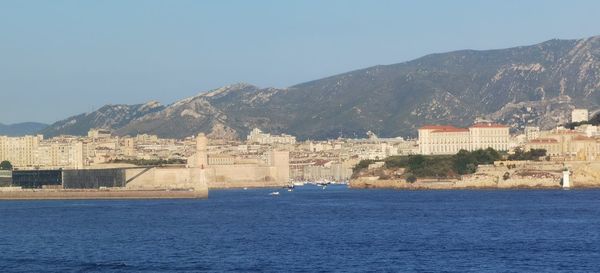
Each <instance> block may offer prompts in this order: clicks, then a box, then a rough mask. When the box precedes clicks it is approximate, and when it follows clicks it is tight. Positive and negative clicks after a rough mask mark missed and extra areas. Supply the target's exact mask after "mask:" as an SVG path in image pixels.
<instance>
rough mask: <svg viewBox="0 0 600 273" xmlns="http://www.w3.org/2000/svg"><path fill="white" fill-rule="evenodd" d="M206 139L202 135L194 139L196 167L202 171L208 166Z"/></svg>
mask: <svg viewBox="0 0 600 273" xmlns="http://www.w3.org/2000/svg"><path fill="white" fill-rule="evenodd" d="M207 146H208V138H206V136H205V135H204V133H200V134H198V136H197V137H196V167H198V168H201V169H204V168H206V167H207V166H208V154H207Z"/></svg>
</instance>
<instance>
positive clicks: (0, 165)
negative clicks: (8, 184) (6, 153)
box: [0, 160, 13, 171]
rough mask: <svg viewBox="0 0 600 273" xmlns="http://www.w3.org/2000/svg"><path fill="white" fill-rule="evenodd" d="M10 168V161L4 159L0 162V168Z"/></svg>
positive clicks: (11, 167)
mask: <svg viewBox="0 0 600 273" xmlns="http://www.w3.org/2000/svg"><path fill="white" fill-rule="evenodd" d="M12 169H13V166H12V164H11V163H10V161H8V160H4V161H2V162H0V170H9V171H10V170H12Z"/></svg>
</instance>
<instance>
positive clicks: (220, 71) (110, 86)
mask: <svg viewBox="0 0 600 273" xmlns="http://www.w3.org/2000/svg"><path fill="white" fill-rule="evenodd" d="M599 14H600V1H592V0H590V1H577V0H569V1H566V0H565V1H550V0H538V1H532V0H518V1H517V0H514V1H507V0H498V1H482V0H473V1H443V0H440V1H422V0H415V1H375V0H371V1H349V0H339V1H333V0H327V1H326V0H315V1H292V0H290V1H281V0H274V1H258V0H253V1H247V0H240V1H228V0H220V1H218V0H215V1H199V0H198V1H166V0H164V1H148V0H144V1H141V0H140V1H126V0H115V1H99V0H98V1H82V0H74V1H56V0H53V1H27V0H14V1H3V0H0V94H2V100H1V102H2V104H1V106H0V122H2V123H14V122H22V121H40V122H48V123H50V122H53V121H56V120H59V119H63V118H66V117H67V116H70V115H74V114H78V113H82V112H89V111H90V110H91V109H95V108H98V107H100V106H102V105H104V104H108V103H112V104H114V103H127V104H133V103H143V102H146V101H149V100H158V101H160V102H161V103H163V104H168V103H172V102H174V101H176V100H178V99H181V98H185V97H189V96H192V95H195V94H197V93H199V92H203V91H206V90H210V89H213V88H217V87H220V86H223V85H226V84H230V83H235V82H247V83H251V84H255V85H258V86H260V87H287V86H290V85H293V84H297V83H301V82H304V81H309V80H314V79H318V78H322V77H326V76H330V75H334V74H339V73H343V72H347V71H350V70H354V69H359V68H364V67H369V66H373V65H377V64H392V63H398V62H403V61H408V60H411V59H414V58H417V57H420V56H423V55H426V54H429V53H436V52H445V51H452V50H458V49H493V48H505V47H512V46H519V45H528V44H534V43H538V42H542V41H545V40H548V39H552V38H562V39H573V38H583V37H588V36H594V35H599V34H600V15H599Z"/></svg>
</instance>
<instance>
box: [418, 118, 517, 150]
mask: <svg viewBox="0 0 600 273" xmlns="http://www.w3.org/2000/svg"><path fill="white" fill-rule="evenodd" d="M509 143H510V134H509V127H508V126H505V125H500V124H494V123H477V124H474V125H473V126H471V127H469V128H456V127H454V126H447V125H445V126H440V125H432V126H431V125H430V126H424V127H421V128H419V152H420V153H421V154H423V155H444V154H446V155H450V154H456V153H458V151H460V150H467V151H475V150H478V149H487V148H493V149H495V150H498V151H506V150H508V148H509V147H508V146H509Z"/></svg>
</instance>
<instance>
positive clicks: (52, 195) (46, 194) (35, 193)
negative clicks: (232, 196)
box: [0, 189, 207, 200]
mask: <svg viewBox="0 0 600 273" xmlns="http://www.w3.org/2000/svg"><path fill="white" fill-rule="evenodd" d="M206 197H207V193H205V192H201V191H193V190H187V191H186V190H181V191H165V190H124V189H114V190H41V189H23V190H21V189H19V190H11V191H0V200H42V199H57V200H58V199H60V200H63V199H171V198H206Z"/></svg>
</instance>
